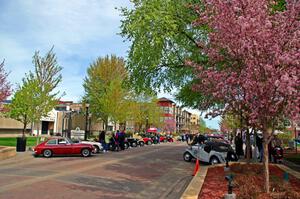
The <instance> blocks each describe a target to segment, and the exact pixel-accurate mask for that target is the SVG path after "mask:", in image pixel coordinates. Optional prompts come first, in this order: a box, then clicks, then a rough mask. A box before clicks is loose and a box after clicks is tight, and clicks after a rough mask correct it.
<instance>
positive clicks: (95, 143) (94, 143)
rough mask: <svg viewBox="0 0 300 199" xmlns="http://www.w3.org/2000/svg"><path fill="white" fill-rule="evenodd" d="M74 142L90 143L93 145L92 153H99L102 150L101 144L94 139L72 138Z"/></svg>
mask: <svg viewBox="0 0 300 199" xmlns="http://www.w3.org/2000/svg"><path fill="white" fill-rule="evenodd" d="M72 141H73V142H74V143H82V144H90V145H93V146H94V150H93V153H100V152H101V151H103V146H102V144H101V143H100V142H94V141H83V140H72Z"/></svg>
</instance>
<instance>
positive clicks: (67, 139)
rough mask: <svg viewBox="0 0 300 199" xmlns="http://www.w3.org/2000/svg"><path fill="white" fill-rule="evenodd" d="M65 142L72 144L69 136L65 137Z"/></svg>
mask: <svg viewBox="0 0 300 199" xmlns="http://www.w3.org/2000/svg"><path fill="white" fill-rule="evenodd" d="M65 139H66V141H67V142H69V143H70V144H73V141H72V140H71V139H70V138H65Z"/></svg>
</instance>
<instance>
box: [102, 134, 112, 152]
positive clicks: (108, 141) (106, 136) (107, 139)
mask: <svg viewBox="0 0 300 199" xmlns="http://www.w3.org/2000/svg"><path fill="white" fill-rule="evenodd" d="M110 139H111V134H110V133H106V134H105V148H103V150H105V151H106V152H108V150H109V143H110Z"/></svg>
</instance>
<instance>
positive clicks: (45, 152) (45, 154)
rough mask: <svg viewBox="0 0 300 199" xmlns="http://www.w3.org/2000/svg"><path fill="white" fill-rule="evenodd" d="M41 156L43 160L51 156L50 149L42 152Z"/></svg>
mask: <svg viewBox="0 0 300 199" xmlns="http://www.w3.org/2000/svg"><path fill="white" fill-rule="evenodd" d="M43 156H44V157H45V158H50V157H51V156H52V151H51V150H50V149H46V150H44V151H43Z"/></svg>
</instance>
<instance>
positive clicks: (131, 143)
mask: <svg viewBox="0 0 300 199" xmlns="http://www.w3.org/2000/svg"><path fill="white" fill-rule="evenodd" d="M127 142H128V143H129V146H131V147H137V146H138V145H140V146H144V145H145V142H144V140H143V139H141V140H139V139H136V138H127Z"/></svg>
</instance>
